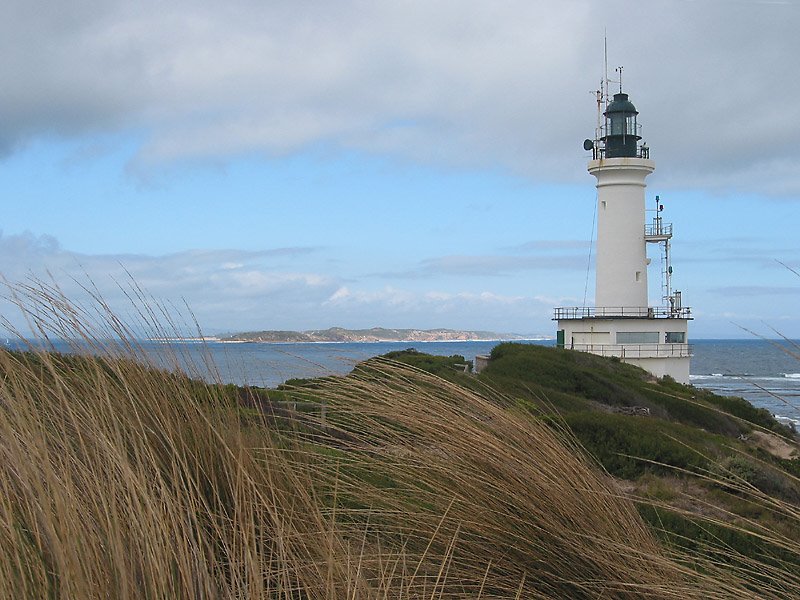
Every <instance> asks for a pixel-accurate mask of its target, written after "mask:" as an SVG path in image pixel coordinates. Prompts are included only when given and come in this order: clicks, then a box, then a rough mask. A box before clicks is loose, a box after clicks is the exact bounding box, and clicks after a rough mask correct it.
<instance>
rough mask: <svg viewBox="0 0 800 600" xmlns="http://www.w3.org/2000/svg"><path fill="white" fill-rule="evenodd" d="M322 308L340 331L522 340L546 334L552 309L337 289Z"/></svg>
mask: <svg viewBox="0 0 800 600" xmlns="http://www.w3.org/2000/svg"><path fill="white" fill-rule="evenodd" d="M325 304H326V305H327V306H328V307H329V308H335V309H336V315H337V317H338V318H339V319H340V321H339V322H340V323H342V324H345V325H348V324H362V325H361V326H366V325H377V324H380V325H383V326H387V327H422V328H427V327H430V328H433V327H451V328H456V329H459V328H461V329H463V328H469V329H484V330H489V331H496V332H500V333H523V334H525V333H537V334H547V333H548V332H549V331H550V329H551V323H550V317H551V316H552V305H551V304H550V302H549V300H548V299H546V298H538V297H535V298H531V297H525V296H506V295H502V294H496V293H493V292H489V291H483V292H442V291H436V290H428V291H423V292H415V291H410V290H406V289H401V288H397V287H393V286H386V287H384V288H381V289H377V290H360V291H353V290H350V289H348V288H346V287H342V288H340V289H338V290H337V291H336V292H335V293H334V294H332V295H331V297H330V298H328V300H327V301H326V303H325ZM387 321H388V322H387Z"/></svg>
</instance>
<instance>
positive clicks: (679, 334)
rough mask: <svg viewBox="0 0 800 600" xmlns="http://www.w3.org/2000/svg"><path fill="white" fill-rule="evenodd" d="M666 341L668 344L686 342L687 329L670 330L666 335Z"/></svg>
mask: <svg viewBox="0 0 800 600" xmlns="http://www.w3.org/2000/svg"><path fill="white" fill-rule="evenodd" d="M664 342H666V343H667V344H685V343H686V332H685V331H668V332H667V333H666V335H665V336H664Z"/></svg>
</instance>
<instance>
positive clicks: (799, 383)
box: [12, 339, 800, 426]
mask: <svg viewBox="0 0 800 600" xmlns="http://www.w3.org/2000/svg"><path fill="white" fill-rule="evenodd" d="M498 343H499V342H497V341H481V342H373V343H358V342H353V343H314V344H250V343H221V342H206V343H190V342H182V343H176V344H172V345H171V347H170V351H165V350H166V348H165V345H164V344H160V343H155V342H145V343H143V348H144V349H145V351H146V352H147V353H148V354H149V355H150V356H152V357H154V358H155V360H156V361H157V363H158V364H160V365H161V366H163V367H165V368H177V367H178V366H182V367H183V368H184V369H185V370H188V371H190V374H192V375H195V376H199V377H203V378H205V379H209V380H217V381H222V382H225V383H235V384H238V385H244V384H247V385H254V386H260V387H268V388H272V387H275V386H277V385H279V384H280V383H283V382H284V381H286V380H287V379H292V378H309V377H320V376H323V375H332V374H334V375H344V374H346V373H348V372H349V371H350V370H351V369H352V368H353V366H354V365H355V364H356V363H358V362H359V361H362V360H365V359H367V358H370V357H372V356H377V355H380V354H385V353H387V352H390V351H392V350H403V349H406V348H415V349H417V350H419V351H420V352H426V353H428V354H436V355H442V356H450V355H453V354H460V355H462V356H464V357H465V358H466V359H467V360H472V359H474V358H475V356H476V355H478V354H488V353H489V352H490V351H491V349H492V348H493V347H494V346H496V345H497V344H498ZM524 343H532V344H543V345H550V346H552V345H553V344H554V343H555V342H554V341H553V340H544V341H530V342H524ZM792 343H794V344H800V342H792ZM12 345H13V342H12ZM66 348H67V347H66V346H64V345H61V344H56V349H58V350H62V351H63V350H65V349H66ZM692 348H693V357H692V362H691V368H690V371H691V374H690V379H691V384H692V385H695V386H697V387H700V388H706V389H709V390H712V391H714V392H716V393H718V394H722V395H726V396H741V397H743V398H745V399H747V400H749V401H750V402H752V403H753V404H754V405H755V406H758V407H761V408H766V409H767V410H769V411H770V412H771V413H772V414H774V415H776V417H778V419H779V420H781V421H783V422H785V423H794V424H795V425H797V426H800V345H795V346H794V347H792V345H791V343H787V342H784V341H771V340H761V339H748V340H696V341H693V342H692ZM787 349H788V350H789V352H793V353H794V356H792V355H791V354H790V353H787V351H786V350H787ZM172 350H177V353H178V355H179V357H180V364H179V365H178V364H176V363H175V362H174V359H172V358H170V356H171V351H172ZM187 365H191V366H190V367H188V368H187Z"/></svg>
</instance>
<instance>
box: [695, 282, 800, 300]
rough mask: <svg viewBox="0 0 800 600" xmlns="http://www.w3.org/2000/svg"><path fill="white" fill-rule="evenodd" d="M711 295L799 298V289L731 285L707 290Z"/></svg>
mask: <svg viewBox="0 0 800 600" xmlns="http://www.w3.org/2000/svg"><path fill="white" fill-rule="evenodd" d="M707 291H708V292H709V293H711V294H717V295H719V296H725V297H730V296H738V297H741V296H767V297H770V298H772V297H774V296H796V297H800V287H797V286H795V287H791V286H768V285H731V286H724V287H715V288H710V289H708V290H707Z"/></svg>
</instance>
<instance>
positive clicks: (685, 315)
mask: <svg viewBox="0 0 800 600" xmlns="http://www.w3.org/2000/svg"><path fill="white" fill-rule="evenodd" d="M691 313H692V311H691V309H690V308H689V307H688V306H686V307H681V308H670V307H669V306H562V307H559V308H556V309H555V314H554V316H553V320H554V321H558V320H561V319H618V318H624V319H691V318H692V317H691Z"/></svg>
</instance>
